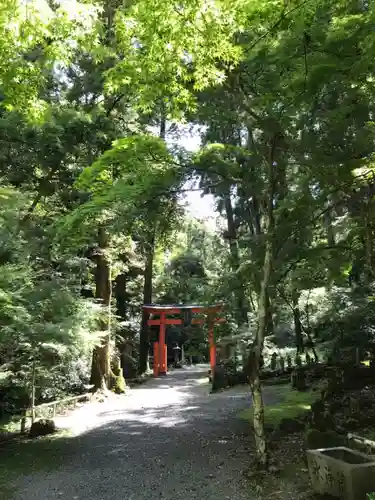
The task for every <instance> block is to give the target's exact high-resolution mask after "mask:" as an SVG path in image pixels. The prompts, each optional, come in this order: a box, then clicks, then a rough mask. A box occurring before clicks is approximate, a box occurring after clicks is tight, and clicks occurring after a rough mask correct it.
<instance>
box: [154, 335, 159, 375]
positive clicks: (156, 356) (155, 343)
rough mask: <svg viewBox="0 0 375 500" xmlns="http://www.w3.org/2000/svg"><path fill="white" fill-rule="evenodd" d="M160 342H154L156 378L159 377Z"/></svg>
mask: <svg viewBox="0 0 375 500" xmlns="http://www.w3.org/2000/svg"><path fill="white" fill-rule="evenodd" d="M159 368H160V363H159V342H154V377H157V376H158V375H159Z"/></svg>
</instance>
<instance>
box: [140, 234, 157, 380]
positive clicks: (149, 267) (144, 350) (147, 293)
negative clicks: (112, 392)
mask: <svg viewBox="0 0 375 500" xmlns="http://www.w3.org/2000/svg"><path fill="white" fill-rule="evenodd" d="M154 253H155V232H154V233H153V234H152V235H151V238H150V241H149V245H148V248H147V253H146V265H145V275H144V285H143V303H144V304H151V303H152V271H153V266H154ZM147 320H148V314H147V313H145V312H144V311H142V323H141V333H140V339H139V373H140V374H142V373H146V372H147V371H148V369H149V365H148V354H149V349H150V339H149V337H150V336H149V326H148V324H147Z"/></svg>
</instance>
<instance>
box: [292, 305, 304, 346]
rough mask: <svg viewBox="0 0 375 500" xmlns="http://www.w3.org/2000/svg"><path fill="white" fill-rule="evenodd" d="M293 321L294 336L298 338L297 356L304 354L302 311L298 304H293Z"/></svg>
mask: <svg viewBox="0 0 375 500" xmlns="http://www.w3.org/2000/svg"><path fill="white" fill-rule="evenodd" d="M293 319H294V334H295V338H296V348H297V354H301V353H303V352H304V350H305V349H304V345H303V337H302V325H301V311H300V310H299V307H298V304H295V303H293Z"/></svg>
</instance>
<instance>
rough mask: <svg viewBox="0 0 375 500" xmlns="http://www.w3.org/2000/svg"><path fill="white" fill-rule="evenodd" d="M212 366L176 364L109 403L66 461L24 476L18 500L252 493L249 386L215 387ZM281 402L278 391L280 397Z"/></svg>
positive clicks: (214, 496)
mask: <svg viewBox="0 0 375 500" xmlns="http://www.w3.org/2000/svg"><path fill="white" fill-rule="evenodd" d="M206 373H207V367H205V366H201V367H197V368H196V369H186V370H185V369H184V370H176V371H175V372H173V373H171V374H169V375H168V376H167V377H166V378H163V379H161V378H159V379H153V380H150V381H149V382H147V383H146V384H144V385H143V386H141V387H139V388H137V389H133V390H132V393H131V394H130V396H127V397H122V398H119V399H118V400H116V401H114V402H112V403H111V404H110V405H107V404H106V403H104V404H103V405H102V409H101V411H100V412H99V413H98V415H97V417H96V421H95V427H94V428H91V429H90V430H88V431H87V432H85V433H83V434H81V435H80V436H78V437H75V438H73V439H71V440H70V443H69V445H68V448H66V449H64V460H63V463H62V465H61V466H60V467H59V468H58V469H57V470H55V471H53V472H49V473H48V474H41V473H40V474H34V475H30V476H29V477H26V478H24V479H23V480H22V481H21V482H20V483H19V490H18V493H17V494H16V495H15V497H14V498H15V499H17V500H37V499H38V500H40V499H46V500H54V499H67V500H118V499H124V500H131V499H134V500H146V499H147V500H150V499H154V498H157V499H165V500H170V499H171V500H172V499H179V498H181V499H182V498H183V499H196V498H200V499H207V500H211V499H212V500H213V499H215V500H224V499H229V498H230V499H236V500H242V499H249V498H252V495H251V492H249V491H248V490H247V488H248V486H247V483H246V481H245V479H244V477H243V475H242V471H243V470H244V468H246V466H247V464H248V461H249V458H250V454H251V449H252V445H251V439H250V437H249V436H250V435H251V433H250V432H249V425H248V424H247V423H246V422H243V421H241V420H238V419H237V418H236V416H235V415H236V413H237V412H238V411H240V410H241V409H244V408H247V407H248V406H249V404H250V395H249V392H248V389H247V387H238V388H233V389H231V390H228V391H225V392H222V393H218V394H212V395H210V394H209V390H210V386H209V385H208V383H207V382H205V375H206ZM272 399H273V400H272V401H270V402H275V401H274V399H275V396H273V397H272Z"/></svg>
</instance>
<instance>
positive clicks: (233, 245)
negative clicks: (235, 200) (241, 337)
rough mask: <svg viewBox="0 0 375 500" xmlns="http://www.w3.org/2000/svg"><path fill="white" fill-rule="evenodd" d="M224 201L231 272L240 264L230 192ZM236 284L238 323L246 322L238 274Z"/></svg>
mask: <svg viewBox="0 0 375 500" xmlns="http://www.w3.org/2000/svg"><path fill="white" fill-rule="evenodd" d="M224 203H225V213H226V216H227V227H228V239H229V249H230V255H231V267H232V271H233V273H237V271H238V268H239V266H240V259H239V255H238V246H237V231H236V227H235V223H234V215H233V207H232V201H231V199H230V194H229V193H228V194H227V195H226V196H225V198H224ZM237 279H238V280H239V281H238V284H237V286H236V289H235V298H236V313H237V314H236V316H237V322H238V324H239V325H243V324H245V323H247V307H246V302H245V290H244V286H243V283H242V281H240V280H241V278H240V277H239V276H238V277H237Z"/></svg>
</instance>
